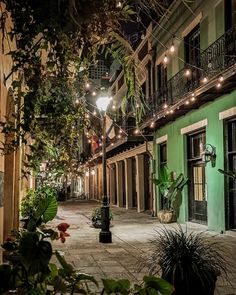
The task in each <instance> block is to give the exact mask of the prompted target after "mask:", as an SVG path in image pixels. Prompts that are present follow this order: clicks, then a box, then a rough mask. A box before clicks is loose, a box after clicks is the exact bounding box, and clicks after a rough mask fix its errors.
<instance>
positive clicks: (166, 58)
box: [163, 54, 168, 64]
mask: <svg viewBox="0 0 236 295" xmlns="http://www.w3.org/2000/svg"><path fill="white" fill-rule="evenodd" d="M163 62H164V63H165V64H166V63H167V62H168V57H167V55H166V54H165V57H164V59H163Z"/></svg>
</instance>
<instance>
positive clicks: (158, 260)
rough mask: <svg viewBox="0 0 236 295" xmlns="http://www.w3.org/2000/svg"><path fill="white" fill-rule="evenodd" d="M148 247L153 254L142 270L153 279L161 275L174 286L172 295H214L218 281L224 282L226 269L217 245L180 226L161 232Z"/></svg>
mask: <svg viewBox="0 0 236 295" xmlns="http://www.w3.org/2000/svg"><path fill="white" fill-rule="evenodd" d="M151 243H152V245H153V247H154V250H153V252H152V254H151V255H150V256H149V257H148V259H147V260H146V262H145V263H144V264H145V267H146V268H147V269H148V270H149V273H150V274H152V275H156V274H160V272H161V273H162V277H163V278H164V279H166V280H167V281H169V282H170V283H172V284H173V285H174V286H175V290H176V292H175V294H181V295H184V294H191V295H193V294H198V293H197V292H199V289H200V290H201V292H202V293H201V294H213V293H212V290H213V292H214V287H215V282H216V279H217V277H218V276H219V275H223V277H224V278H226V279H227V271H228V269H229V265H228V262H226V260H225V258H224V257H223V255H222V250H220V247H219V243H217V242H212V241H210V240H209V239H207V238H206V237H204V235H203V233H195V232H192V233H189V234H188V233H187V231H184V230H183V229H182V228H181V227H180V226H179V227H178V228H177V229H174V230H173V229H166V228H164V229H163V230H160V231H157V236H156V237H155V238H154V239H153V240H152V241H151ZM196 288H197V289H196ZM212 288H213V289H212ZM204 292H205V293H204ZM199 294H200V293H199Z"/></svg>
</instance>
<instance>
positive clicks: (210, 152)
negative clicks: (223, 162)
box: [201, 143, 216, 167]
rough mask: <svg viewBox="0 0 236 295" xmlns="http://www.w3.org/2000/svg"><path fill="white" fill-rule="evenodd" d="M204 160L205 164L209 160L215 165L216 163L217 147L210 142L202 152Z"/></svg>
mask: <svg viewBox="0 0 236 295" xmlns="http://www.w3.org/2000/svg"><path fill="white" fill-rule="evenodd" d="M201 157H202V161H203V162H204V163H205V165H206V164H207V163H208V162H211V166H212V167H215V165H216V148H215V147H214V146H213V145H211V144H210V143H206V144H205V146H204V149H203V152H202V153H201Z"/></svg>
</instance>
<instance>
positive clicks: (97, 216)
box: [91, 207, 113, 227]
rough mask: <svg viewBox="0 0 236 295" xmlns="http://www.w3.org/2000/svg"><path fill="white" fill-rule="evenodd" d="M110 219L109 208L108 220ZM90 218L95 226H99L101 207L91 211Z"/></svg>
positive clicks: (111, 217)
mask: <svg viewBox="0 0 236 295" xmlns="http://www.w3.org/2000/svg"><path fill="white" fill-rule="evenodd" d="M112 219H113V214H112V211H111V209H109V220H112ZM91 220H92V223H93V225H94V226H95V227H101V223H102V215H101V207H99V208H96V209H95V210H94V211H93V212H92V216H91Z"/></svg>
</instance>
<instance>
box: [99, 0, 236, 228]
mask: <svg viewBox="0 0 236 295" xmlns="http://www.w3.org/2000/svg"><path fill="white" fill-rule="evenodd" d="M235 13H236V2H235V1H234V0H220V1H213V0H208V1H201V0H196V1H193V2H191V3H188V4H186V3H184V2H182V1H173V3H172V4H171V6H170V7H169V9H168V11H167V13H166V16H165V17H163V18H162V19H161V20H160V21H158V22H156V21H154V22H153V23H152V24H151V25H150V26H149V28H147V32H146V35H145V37H144V39H143V40H142V41H141V43H140V45H139V47H138V48H137V49H136V51H135V55H136V56H137V59H138V61H139V63H138V64H139V67H140V73H139V80H140V82H141V85H142V91H143V93H144V94H145V98H146V103H147V105H148V108H147V111H146V114H145V116H144V117H143V120H142V123H141V126H140V129H142V133H143V134H148V135H153V136H154V137H153V144H152V147H151V148H150V151H151V154H152V155H153V156H151V159H147V158H145V153H141V156H140V153H139V147H132V148H129V150H128V151H127V150H126V151H125V149H124V150H121V149H119V148H117V147H116V146H115V145H114V146H113V147H112V150H113V152H112V153H111V152H110V150H107V155H108V160H107V161H108V165H109V170H108V175H109V177H108V179H109V181H108V187H109V194H110V199H111V203H112V204H116V205H117V206H125V207H126V208H129V207H137V210H138V211H139V212H140V211H143V210H145V209H148V208H151V210H153V212H157V211H158V210H160V209H162V207H163V201H162V197H161V195H160V194H159V191H158V189H157V188H155V189H154V192H152V194H151V205H150V206H147V207H145V205H143V204H144V203H145V202H146V203H148V201H145V200H146V199H147V197H145V195H146V190H147V187H148V186H147V185H146V186H144V182H145V181H146V179H147V178H148V177H149V181H150V182H151V177H153V176H152V173H154V176H155V177H158V175H159V173H160V170H161V168H162V167H163V166H165V165H167V166H168V168H169V170H171V171H173V172H174V173H175V175H178V174H179V173H183V174H184V175H185V176H186V177H188V178H189V183H188V185H187V186H186V187H185V188H184V191H183V193H182V201H181V205H180V214H179V217H178V221H179V222H181V223H183V222H184V223H185V222H195V223H201V224H205V225H206V226H207V228H208V229H210V230H214V231H216V232H225V231H226V230H234V229H236V190H235V188H236V184H235V181H233V180H231V179H228V178H226V177H224V175H222V174H221V173H219V171H218V169H225V170H231V171H236V84H235V81H236V66H235V65H236V43H235V40H236V38H235V37H236V29H235V17H234V16H235ZM111 89H112V91H113V93H114V100H115V101H117V105H119V101H120V100H121V98H122V96H123V94H124V92H125V90H126V85H125V83H124V77H123V73H122V71H121V72H120V73H119V75H118V76H117V77H116V79H115V80H114V82H113V84H112V86H111ZM150 127H152V128H153V129H151V128H150ZM117 142H118V141H117ZM146 143H147V141H144V142H143V143H140V144H141V145H142V144H146ZM148 144H150V142H149V143H148ZM141 145H140V146H141ZM108 149H110V148H109V147H108ZM140 150H141V147H140ZM109 152H110V155H109ZM131 154H132V156H130V157H129V155H131ZM206 154H209V159H210V160H212V161H209V162H208V161H206V157H205V155H206ZM148 155H150V154H149V153H148ZM152 157H153V159H152ZM131 159H133V160H131ZM134 159H135V160H134ZM209 159H208V160H209ZM140 167H149V168H148V169H149V171H151V172H150V173H149V174H148V173H146V172H144V171H145V168H140ZM141 170H142V171H141ZM122 171H123V172H122ZM137 171H138V172H137ZM145 173H146V174H145ZM131 175H135V176H133V177H132V176H131ZM147 182H148V181H147ZM133 187H135V188H136V192H137V195H138V197H137V200H138V201H137V202H136V203H135V198H134V195H135V193H131V191H132V189H133ZM149 187H151V185H149ZM129 191H130V192H129ZM100 197H101V196H100ZM143 200H144V201H143Z"/></svg>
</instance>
